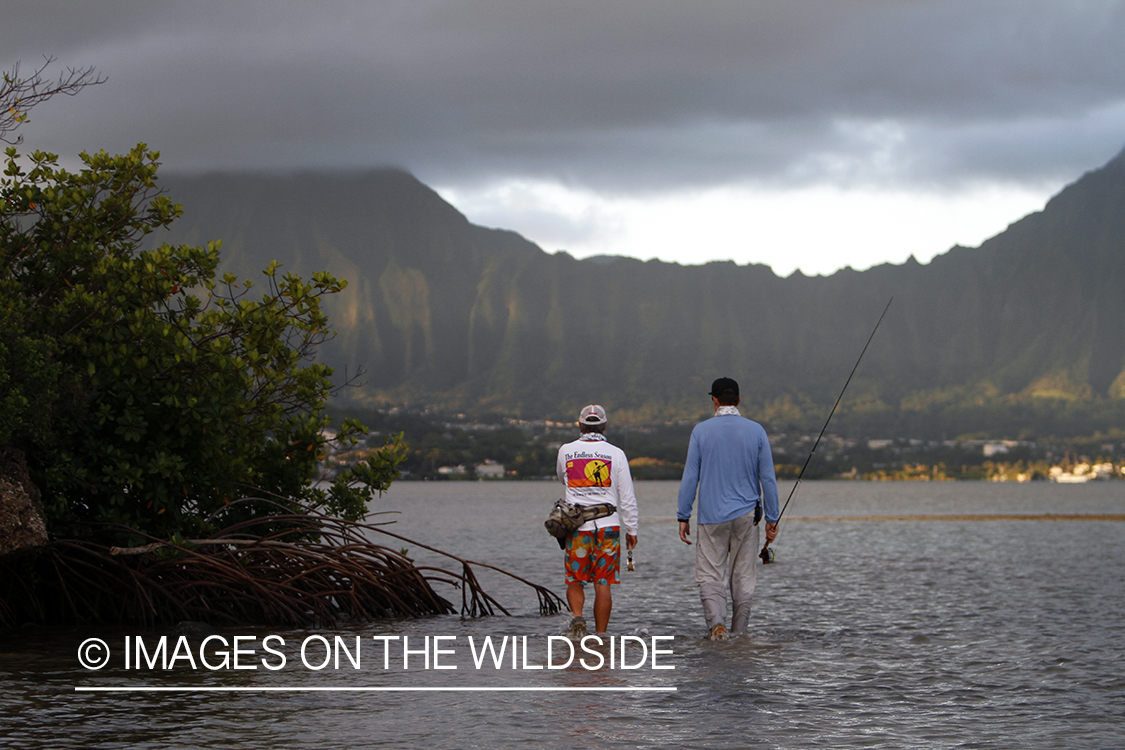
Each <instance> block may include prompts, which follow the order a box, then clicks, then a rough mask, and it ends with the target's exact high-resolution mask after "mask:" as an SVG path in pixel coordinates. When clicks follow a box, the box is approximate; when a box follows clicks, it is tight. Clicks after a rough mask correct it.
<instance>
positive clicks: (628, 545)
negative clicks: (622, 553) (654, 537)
mask: <svg viewBox="0 0 1125 750" xmlns="http://www.w3.org/2000/svg"><path fill="white" fill-rule="evenodd" d="M636 546H637V535H636V534H629V533H626V534H625V549H633V547H636Z"/></svg>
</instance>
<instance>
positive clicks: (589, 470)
mask: <svg viewBox="0 0 1125 750" xmlns="http://www.w3.org/2000/svg"><path fill="white" fill-rule="evenodd" d="M612 468H613V463H612V462H611V461H605V460H602V459H600V458H574V459H571V460H570V461H567V462H566V486H567V487H611V486H612V485H613V482H612V481H611V480H610V470H611V469H612Z"/></svg>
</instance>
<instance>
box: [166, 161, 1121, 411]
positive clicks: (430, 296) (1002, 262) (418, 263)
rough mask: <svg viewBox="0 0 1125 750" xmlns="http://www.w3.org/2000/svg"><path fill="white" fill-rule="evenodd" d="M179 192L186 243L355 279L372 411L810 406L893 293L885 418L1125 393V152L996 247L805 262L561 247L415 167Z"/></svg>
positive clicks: (858, 392)
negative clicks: (526, 233)
mask: <svg viewBox="0 0 1125 750" xmlns="http://www.w3.org/2000/svg"><path fill="white" fill-rule="evenodd" d="M162 185H163V186H164V187H165V188H166V190H167V191H168V193H169V195H170V196H171V198H172V199H173V200H174V201H176V202H179V203H182V204H183V206H184V216H183V218H182V219H180V220H179V221H178V222H177V223H176V224H175V225H174V226H173V228H172V232H171V235H170V241H174V242H189V243H192V244H200V243H203V242H206V241H207V240H210V239H222V240H223V241H224V244H223V258H224V261H223V267H224V269H225V270H229V271H231V272H234V273H236V274H238V275H240V276H243V277H247V278H256V277H257V274H258V272H260V270H261V269H262V268H264V267H265V266H266V264H268V263H269V262H270V261H272V260H278V261H279V262H281V263H282V264H283V266H284V268H285V270H290V271H293V272H296V273H300V274H304V275H307V274H309V273H311V272H313V271H317V270H328V271H330V272H331V273H333V274H334V275H336V276H340V277H343V278H346V279H348V280H349V287H348V290H346V291H345V292H344V293H342V294H341V295H339V296H338V299H334V300H332V301H331V302H330V303H329V305H328V310H329V313H330V315H331V319H332V321H333V323H334V325H335V327H336V328H337V329H338V331H339V335H338V336H337V338H336V339H335V340H334V341H332V342H330V343H329V344H328V345H326V346H325V348H324V351H323V359H324V360H325V361H326V362H328V363H329V364H332V365H334V366H336V367H337V368H340V369H341V370H343V369H346V370H347V371H348V372H349V373H354V372H355V371H356V369H357V368H360V367H362V368H363V369H365V370H366V371H367V373H368V375H367V377H366V383H367V384H366V386H365V387H364V388H363V389H362V390H360V391H358V392H355V393H353V398H354V399H355V400H357V401H361V402H364V403H367V404H384V405H389V404H399V405H413V406H423V405H425V406H435V407H441V408H449V409H456V410H460V411H467V412H484V411H490V412H500V413H504V414H509V415H512V416H539V417H557V418H565V417H567V415H569V414H570V412H571V411H573V409H574V408H576V407H575V404H579V402H582V403H587V402H590V401H599V402H602V403H605V404H606V405H607V407H610V408H612V409H616V410H617V411H618V413H619V414H621V415H622V416H624V417H625V418H626V419H630V420H635V421H646V420H649V421H664V420H667V419H675V418H684V417H692V416H697V415H698V414H699V413H700V411H701V409H702V408H703V407H705V406H706V390H707V389H706V387H704V386H706V385H708V384H709V383H710V380H711V379H713V378H714V377H717V376H719V375H729V376H732V377H735V378H737V379H739V380H740V381H741V382H742V383H743V390H744V398H745V399H746V401H747V403H748V406H751V407H752V408H753V409H754V410H755V412H756V413H760V414H763V415H766V417H768V418H771V419H777V420H790V421H800V420H807V419H808V418H809V415H811V414H812V413H813V412H818V411H822V410H823V406H824V405H825V404H830V403H831V402H832V400H833V399H834V398H835V396H836V394H837V393H838V389H839V388H840V386H841V385H842V383H843V379H844V378H845V377H846V375H847V373H848V371H849V370H850V368H851V366H852V364H853V363H854V361H855V358H856V357H857V356H858V354H859V351H860V350H861V349H862V347H863V344H864V342H865V341H866V339H867V337H868V335H869V334H870V332H871V328H872V326H873V325H874V323H875V321H876V319H877V318H878V316H879V313H880V311H881V310H882V309H883V307H884V306H885V305H886V303H887V301H888V300H889V299H891V298H892V297H893V298H894V304H893V305H892V307H891V311H890V312H888V315H887V318H886V320H885V321H884V323H883V327H882V328H881V329H880V332H879V335H878V336H877V337H876V339H875V340H874V341H873V342H872V345H871V348H870V350H869V351H868V353H867V355H866V357H865V359H864V362H863V367H862V368H860V370H859V371H858V372H857V374H856V378H855V380H854V381H853V383H852V385H851V386H850V389H849V399H848V402H849V405H848V407H847V408H849V409H852V410H854V411H859V412H864V413H866V414H867V416H868V418H873V419H875V421H876V422H879V421H880V420H882V422H881V423H883V424H888V425H893V424H895V423H896V420H897V421H898V422H899V423H901V420H902V419H903V418H904V415H906V416H910V414H909V413H911V412H914V413H916V414H915V418H914V420H915V421H918V420H920V419H922V418H923V417H922V415H924V414H930V415H931V416H934V415H935V414H938V413H939V412H942V410H944V411H945V412H949V411H950V410H953V411H958V410H959V411H960V412H965V411H966V410H967V409H968V408H970V407H971V406H972V405H973V404H977V405H978V406H980V405H982V404H989V405H996V404H1003V403H1007V404H1008V405H1009V407H1010V409H1015V410H1016V411H1019V409H1021V408H1030V407H1028V406H1027V405H1028V404H1033V405H1034V404H1046V403H1061V404H1064V405H1066V404H1071V405H1073V404H1076V403H1081V404H1084V405H1086V406H1085V407H1084V408H1089V409H1093V410H1094V411H1097V410H1098V408H1100V407H1098V406H1097V405H1098V404H1101V405H1102V406H1106V405H1108V406H1109V407H1112V408H1116V407H1117V406H1119V404H1120V402H1122V401H1125V326H1121V325H1120V322H1119V321H1121V320H1122V319H1123V318H1125V252H1123V250H1125V241H1123V239H1122V238H1123V237H1125V218H1123V217H1125V150H1123V151H1122V152H1121V153H1120V154H1118V156H1116V157H1115V158H1114V159H1113V160H1111V161H1110V162H1108V163H1107V164H1106V165H1105V166H1103V167H1101V168H1099V169H1096V170H1091V171H1090V172H1087V173H1086V174H1084V175H1083V176H1081V177H1080V178H1079V179H1078V180H1076V181H1075V182H1073V183H1071V184H1070V185H1068V186H1066V187H1065V188H1064V189H1063V190H1061V191H1060V192H1059V193H1058V194H1057V195H1055V196H1054V197H1052V198H1051V200H1050V201H1048V203H1047V204H1046V205H1045V206H1044V208H1043V209H1042V210H1040V211H1037V212H1033V213H1031V214H1029V215H1027V216H1025V217H1023V218H1021V219H1019V220H1017V221H1015V222H1013V223H1012V224H1011V225H1009V227H1008V228H1007V229H1006V230H1005V231H1004V232H1001V233H1000V234H998V235H996V236H994V237H992V238H989V239H988V240H986V241H985V242H983V243H982V244H981V245H980V246H979V247H977V248H965V247H960V246H954V247H952V248H950V250H948V251H947V252H945V253H943V254H941V255H939V256H936V257H935V258H934V259H932V260H931V261H930V262H929V263H927V264H922V263H919V262H918V261H917V260H916V259H913V258H911V259H908V260H907V261H906V262H904V263H902V264H890V263H886V264H881V265H878V266H875V267H872V268H869V269H866V270H864V271H856V270H854V269H851V268H844V269H840V270H838V271H836V272H835V273H833V274H830V275H828V276H806V275H804V274H803V273H799V272H794V274H791V275H790V276H788V277H786V278H782V277H779V276H777V274H776V273H774V271H773V270H772V269H771V268H769V267H768V266H764V265H760V264H748V265H741V266H740V265H738V264H735V263H733V262H731V261H712V262H709V263H706V264H702V265H697V266H696V265H692V266H685V265H680V264H676V263H668V262H665V261H659V260H650V261H640V260H637V259H634V258H627V257H622V256H605V257H598V258H587V259H584V260H578V259H575V258H573V257H571V256H570V255H569V254H567V253H565V252H561V251H560V252H556V253H553V254H549V253H546V252H544V251H543V250H542V249H540V248H539V247H538V246H536V245H535V244H533V243H532V242H530V241H528V240H527V239H525V238H523V237H521V236H520V235H518V234H516V233H515V232H511V231H508V230H503V229H490V228H485V227H479V226H476V225H473V224H472V223H471V222H469V220H468V219H467V218H466V217H465V216H464V215H463V214H462V213H460V212H459V211H457V209H456V208H455V207H453V206H451V205H450V204H448V203H447V202H445V201H444V200H442V199H441V197H440V196H439V195H438V194H437V193H436V192H435V191H433V190H432V189H431V188H429V187H428V186H425V185H424V184H422V183H421V182H420V181H418V180H417V179H416V178H414V177H413V176H411V175H410V174H409V173H408V172H405V171H403V170H398V169H380V170H365V171H362V172H361V171H352V172H346V173H329V172H305V173H297V174H290V175H267V174H258V175H246V174H242V175H238V174H230V173H211V174H208V175H201V176H196V177H183V176H175V175H173V176H170V177H164V178H162ZM579 405H580V404H579ZM1036 408H1037V407H1036ZM1060 408H1061V407H1060ZM935 410H936V411H935ZM1031 411H1032V412H1034V411H1035V409H1034V408H1033V409H1031ZM1103 411H1104V410H1103ZM943 413H944V412H943ZM939 416H940V415H939ZM1009 416H1010V415H1009ZM934 418H935V420H936V421H940V420H938V419H937V417H936V416H935V417H934ZM950 429H954V428H950Z"/></svg>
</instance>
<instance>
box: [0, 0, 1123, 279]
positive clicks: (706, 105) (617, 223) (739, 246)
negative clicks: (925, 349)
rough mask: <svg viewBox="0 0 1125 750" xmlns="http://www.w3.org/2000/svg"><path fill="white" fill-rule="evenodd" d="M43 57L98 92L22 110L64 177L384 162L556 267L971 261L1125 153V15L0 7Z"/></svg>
mask: <svg viewBox="0 0 1125 750" xmlns="http://www.w3.org/2000/svg"><path fill="white" fill-rule="evenodd" d="M44 55H50V56H53V57H55V58H57V63H56V65H55V67H54V70H55V71H56V72H60V71H61V70H62V69H63V68H64V67H65V66H71V67H86V66H94V67H96V68H97V69H98V71H99V72H100V73H102V74H103V75H105V76H106V77H107V79H108V80H107V82H106V83H105V84H103V85H101V86H97V87H94V88H90V89H87V90H86V91H84V92H82V93H81V94H80V95H78V96H77V97H74V98H59V99H56V100H53V101H51V102H49V103H48V104H45V105H43V106H42V107H40V108H37V109H35V110H33V112H32V115H31V121H30V123H29V124H27V125H26V126H25V127H24V129H23V134H24V138H25V146H26V147H28V148H31V147H38V148H45V149H47V150H51V151H54V152H57V153H59V154H60V155H61V156H63V157H64V159H65V158H71V159H72V158H73V156H74V155H75V154H77V153H78V152H80V151H82V150H96V149H101V148H104V149H106V150H109V151H113V152H121V151H125V150H127V149H129V148H130V147H132V146H133V145H135V144H136V143H137V142H141V141H143V142H145V143H147V144H148V145H149V146H150V147H152V148H155V149H158V150H159V151H160V152H161V154H162V162H163V164H164V166H163V170H164V171H166V172H186V171H200V170H212V169H292V168H318V167H348V168H356V167H368V166H387V165H391V166H399V167H403V168H405V169H408V170H410V171H411V172H413V173H414V174H415V175H416V176H417V177H418V178H419V179H421V180H422V181H423V182H425V183H427V184H428V185H430V186H431V187H433V188H435V189H437V190H438V192H439V193H441V194H442V195H443V196H444V197H445V198H446V199H447V200H449V201H450V202H451V203H453V204H454V205H455V206H456V207H457V208H458V209H460V210H461V211H462V212H463V213H465V214H466V215H467V216H468V217H469V219H470V220H472V221H473V222H475V223H478V224H484V225H487V226H495V227H503V228H506V229H514V230H516V231H518V232H520V233H521V234H523V235H524V236H525V237H527V238H528V239H530V240H532V241H533V242H536V243H537V244H539V245H540V246H541V247H542V248H543V249H544V250H546V251H548V252H554V251H556V250H559V249H565V250H567V251H568V252H570V253H571V254H573V255H576V256H579V257H585V256H588V255H595V254H601V253H608V254H621V255H633V256H636V257H640V258H646V259H647V258H652V257H659V258H662V259H665V260H671V261H678V262H683V263H701V262H705V261H707V260H712V259H733V260H735V261H737V262H739V263H748V262H754V263H766V264H769V265H770V266H772V267H773V268H774V270H775V271H776V272H777V273H778V274H780V275H783V276H784V275H788V274H789V273H791V272H792V271H793V270H794V269H796V268H800V269H801V270H802V271H803V272H805V273H808V274H816V273H831V272H832V271H834V270H836V269H838V268H840V267H843V266H847V265H850V266H852V267H854V268H857V269H862V268H867V267H869V266H871V265H874V264H877V263H881V262H887V261H890V262H894V263H901V262H902V261H904V260H905V259H906V258H907V257H909V256H910V255H911V254H913V255H914V256H915V257H916V258H917V259H918V260H920V261H922V262H926V261H928V260H929V259H930V258H932V257H933V256H934V255H936V254H938V253H941V252H944V251H945V250H947V249H948V248H949V247H950V246H952V245H953V244H955V243H960V244H963V245H977V244H979V243H980V242H981V241H983V240H984V239H986V238H987V237H989V236H991V235H993V234H996V233H997V232H999V231H1002V230H1003V229H1004V228H1005V227H1006V226H1007V225H1008V224H1009V223H1011V222H1012V221H1015V220H1016V219H1018V218H1020V217H1021V216H1023V215H1025V214H1027V213H1029V212H1031V211H1034V210H1038V209H1040V208H1042V206H1043V204H1044V203H1045V202H1046V200H1047V199H1048V198H1049V197H1050V196H1051V195H1052V194H1054V193H1056V192H1057V191H1058V190H1059V189H1060V188H1062V187H1063V186H1064V185H1065V184H1067V183H1069V182H1073V181H1074V180H1075V179H1077V178H1078V177H1079V176H1080V175H1081V174H1082V173H1083V172H1085V171H1088V170H1090V169H1094V168H1097V167H1099V166H1101V165H1102V164H1104V163H1105V162H1106V161H1108V160H1109V159H1111V158H1112V157H1113V156H1115V155H1116V154H1117V153H1118V152H1120V151H1121V149H1122V147H1123V146H1125V5H1123V3H1121V2H1076V1H1066V2H1064V1H1062V0H1049V1H1044V2H987V1H986V0H971V1H966V2H923V1H918V2H910V1H908V0H901V1H892V0H886V1H882V2H877V1H874V0H871V1H868V2H860V1H851V2H850V1H848V0H828V1H826V2H809V1H805V0H784V1H783V2H751V1H750V0H729V1H722V2H718V1H717V2H707V1H705V0H691V1H690V2H689V1H686V0H668V1H656V0H645V1H641V0H591V1H589V2H586V1H584V0H565V1H562V0H556V1H554V2H536V1H535V0H450V1H448V2H446V1H439V0H403V1H401V2H400V1H398V0H393V1H388V2H342V1H321V2H281V1H280V0H271V1H270V2H238V1H237V0H229V1H216V2H194V1H193V0H173V1H170V2H157V1H153V0H144V1H137V2H113V1H107V0H99V1H98V2H51V0H30V1H28V2H22V1H20V2H13V1H12V0H0V64H2V65H3V66H4V68H5V69H6V70H11V68H12V66H13V65H14V64H15V63H16V62H17V61H18V62H21V63H22V66H23V70H24V71H25V72H26V71H28V70H30V69H31V68H33V67H35V66H36V65H37V64H38V63H39V62H41V60H42V58H43V56H44ZM71 163H73V162H71ZM174 197H175V196H173V198H174Z"/></svg>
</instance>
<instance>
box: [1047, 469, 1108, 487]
mask: <svg viewBox="0 0 1125 750" xmlns="http://www.w3.org/2000/svg"><path fill="white" fill-rule="evenodd" d="M1096 477H1097V475H1096V474H1071V473H1070V472H1069V471H1064V472H1063V473H1061V474H1055V475H1054V476H1052V477H1051V481H1052V482H1058V483H1059V484H1085V483H1086V482H1089V481H1090V480H1091V479H1095V478H1096Z"/></svg>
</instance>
